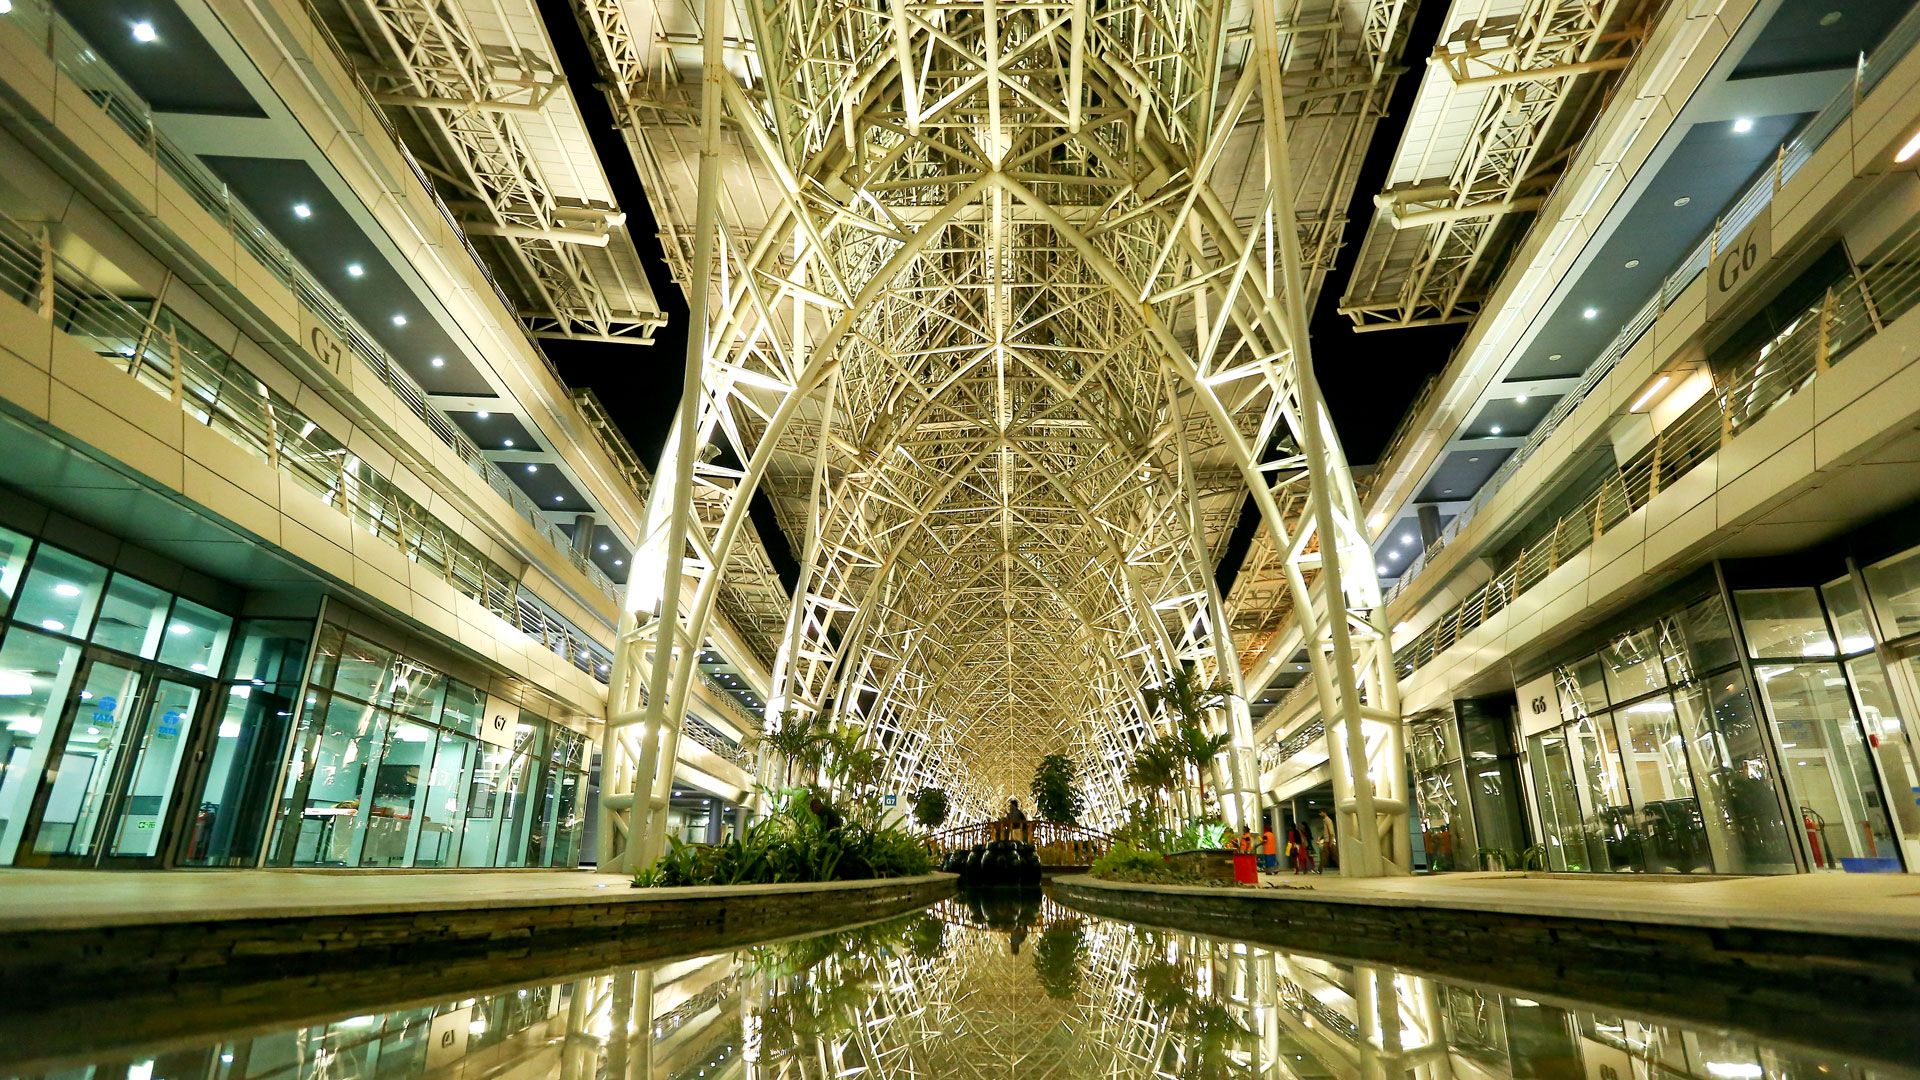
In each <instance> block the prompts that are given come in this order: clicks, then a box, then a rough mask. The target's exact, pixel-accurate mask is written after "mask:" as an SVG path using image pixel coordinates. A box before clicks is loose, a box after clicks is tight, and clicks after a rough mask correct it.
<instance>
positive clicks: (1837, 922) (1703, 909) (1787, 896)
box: [1260, 872, 1920, 941]
mask: <svg viewBox="0 0 1920 1080" xmlns="http://www.w3.org/2000/svg"><path fill="white" fill-rule="evenodd" d="M1260 880H1261V883H1262V884H1265V885H1278V886H1289V885H1291V886H1306V887H1307V888H1306V889H1303V890H1301V891H1294V890H1293V889H1287V888H1280V889H1274V890H1263V892H1262V895H1271V896H1273V897H1274V898H1275V899H1291V898H1298V899H1302V900H1321V901H1329V902H1336V903H1354V904H1373V905H1380V906H1388V907H1422V908H1459V909H1468V910H1474V911H1499V912H1509V913H1512V914H1517V915H1520V914H1523V915H1561V916H1567V917H1570V918H1591V919H1609V920H1621V921H1627V922H1639V923H1667V924H1673V925H1681V926H1743V927H1750V928H1753V929H1765V930H1793V931H1805V932H1809V933H1826V934H1847V935H1862V936H1873V937H1893V938H1902V939H1906V940H1916V941H1920V875H1910V874H1790V875H1786V876H1782V877H1697V878H1680V877H1671V876H1666V877H1659V878H1645V877H1637V876H1633V875H1628V874H1611V875H1608V874H1537V873H1536V874H1527V873H1519V872H1512V873H1474V874H1435V875H1431V876H1422V877H1399V878H1372V879H1366V878H1344V877H1340V876H1339V875H1337V874H1298V875H1296V874H1262V875H1260ZM1309 890H1310V891H1309Z"/></svg>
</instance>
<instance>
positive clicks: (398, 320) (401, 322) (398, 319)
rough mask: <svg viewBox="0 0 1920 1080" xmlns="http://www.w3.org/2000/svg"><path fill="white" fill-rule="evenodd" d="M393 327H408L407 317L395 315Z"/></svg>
mask: <svg viewBox="0 0 1920 1080" xmlns="http://www.w3.org/2000/svg"><path fill="white" fill-rule="evenodd" d="M393 325H395V326H405V325H407V317H406V316H405V315H395V316H394V317H393Z"/></svg>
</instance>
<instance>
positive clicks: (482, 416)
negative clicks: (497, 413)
mask: <svg viewBox="0 0 1920 1080" xmlns="http://www.w3.org/2000/svg"><path fill="white" fill-rule="evenodd" d="M473 415H474V416H476V417H478V418H479V419H481V420H485V419H487V418H488V417H490V416H492V415H493V414H492V413H490V412H488V411H487V410H485V409H481V410H480V411H479V412H477V413H474V414H473Z"/></svg>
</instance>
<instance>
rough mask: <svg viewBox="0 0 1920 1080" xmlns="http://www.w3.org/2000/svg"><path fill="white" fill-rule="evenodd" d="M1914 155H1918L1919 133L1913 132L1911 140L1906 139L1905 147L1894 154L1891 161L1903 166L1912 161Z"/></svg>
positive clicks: (1919, 147) (1919, 150)
mask: <svg viewBox="0 0 1920 1080" xmlns="http://www.w3.org/2000/svg"><path fill="white" fill-rule="evenodd" d="M1915 154H1920V131H1916V132H1914V133H1913V138H1911V139H1908V140H1907V143H1906V145H1905V146H1902V147H1901V148H1900V149H1899V150H1897V151H1895V152H1894V155H1893V160H1895V161H1897V162H1900V163H1902V164H1905V163H1906V162H1909V161H1912V160H1913V155H1915Z"/></svg>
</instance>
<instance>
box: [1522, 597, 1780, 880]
mask: <svg viewBox="0 0 1920 1080" xmlns="http://www.w3.org/2000/svg"><path fill="white" fill-rule="evenodd" d="M1554 683H1555V688H1556V692H1557V699H1558V701H1559V706H1560V712H1561V722H1560V723H1559V724H1558V725H1557V726H1554V727H1551V728H1549V729H1547V730H1545V731H1540V732H1536V733H1535V734H1533V735H1532V736H1531V737H1530V738H1529V739H1528V746H1527V750H1528V753H1527V757H1528V764H1529V768H1530V770H1531V773H1532V778H1533V787H1534V797H1535V801H1536V804H1537V807H1538V810H1539V815H1540V824H1541V834H1542V841H1543V842H1544V844H1545V845H1546V858H1547V863H1548V866H1549V867H1550V868H1551V869H1554V870H1566V871H1590V872H1642V873H1648V872H1651V873H1711V872H1718V873H1728V874H1778V873H1791V872H1792V871H1793V870H1795V869H1796V866H1795V863H1794V859H1793V854H1792V849H1791V846H1790V838H1789V834H1788V828H1787V820H1788V819H1787V817H1786V815H1785V814H1784V812H1783V811H1782V808H1781V802H1780V799H1779V797H1778V794H1777V788H1776V786H1775V782H1774V772H1775V770H1774V765H1773V761H1774V758H1773V754H1772V752H1771V750H1770V749H1769V747H1768V746H1767V744H1766V740H1765V738H1764V736H1763V733H1762V732H1761V730H1760V721H1759V719H1758V718H1757V717H1756V715H1755V712H1754V708H1753V704H1752V700H1751V695H1750V694H1749V692H1748V688H1747V685H1746V677H1745V674H1744V673H1743V672H1742V670H1741V668H1740V665H1739V654H1738V652H1737V651H1736V650H1735V647H1734V644H1733V632H1732V627H1731V625H1730V624H1729V622H1728V620H1727V617H1726V613H1725V610H1724V607H1723V605H1722V604H1721V603H1720V601H1719V600H1718V599H1717V598H1708V599H1705V600H1701V601H1700V602H1698V603H1695V604H1693V605H1690V606H1689V607H1687V608H1684V609H1682V610H1680V611H1676V612H1673V613H1672V614H1669V615H1666V616H1664V617H1661V618H1659V619H1657V620H1655V621H1654V622H1652V623H1651V624H1649V625H1646V626H1642V627H1637V628H1634V629H1633V630H1631V631H1629V632H1627V633H1623V634H1621V635H1619V636H1618V637H1615V638H1614V639H1613V640H1611V641H1610V642H1609V643H1608V644H1607V645H1606V646H1605V647H1604V648H1602V649H1601V650H1600V651H1598V652H1596V653H1594V654H1592V655H1590V656H1587V657H1584V658H1581V659H1580V660H1577V661H1575V662H1573V663H1570V664H1566V665H1563V666H1561V667H1559V668H1556V669H1555V671H1554Z"/></svg>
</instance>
